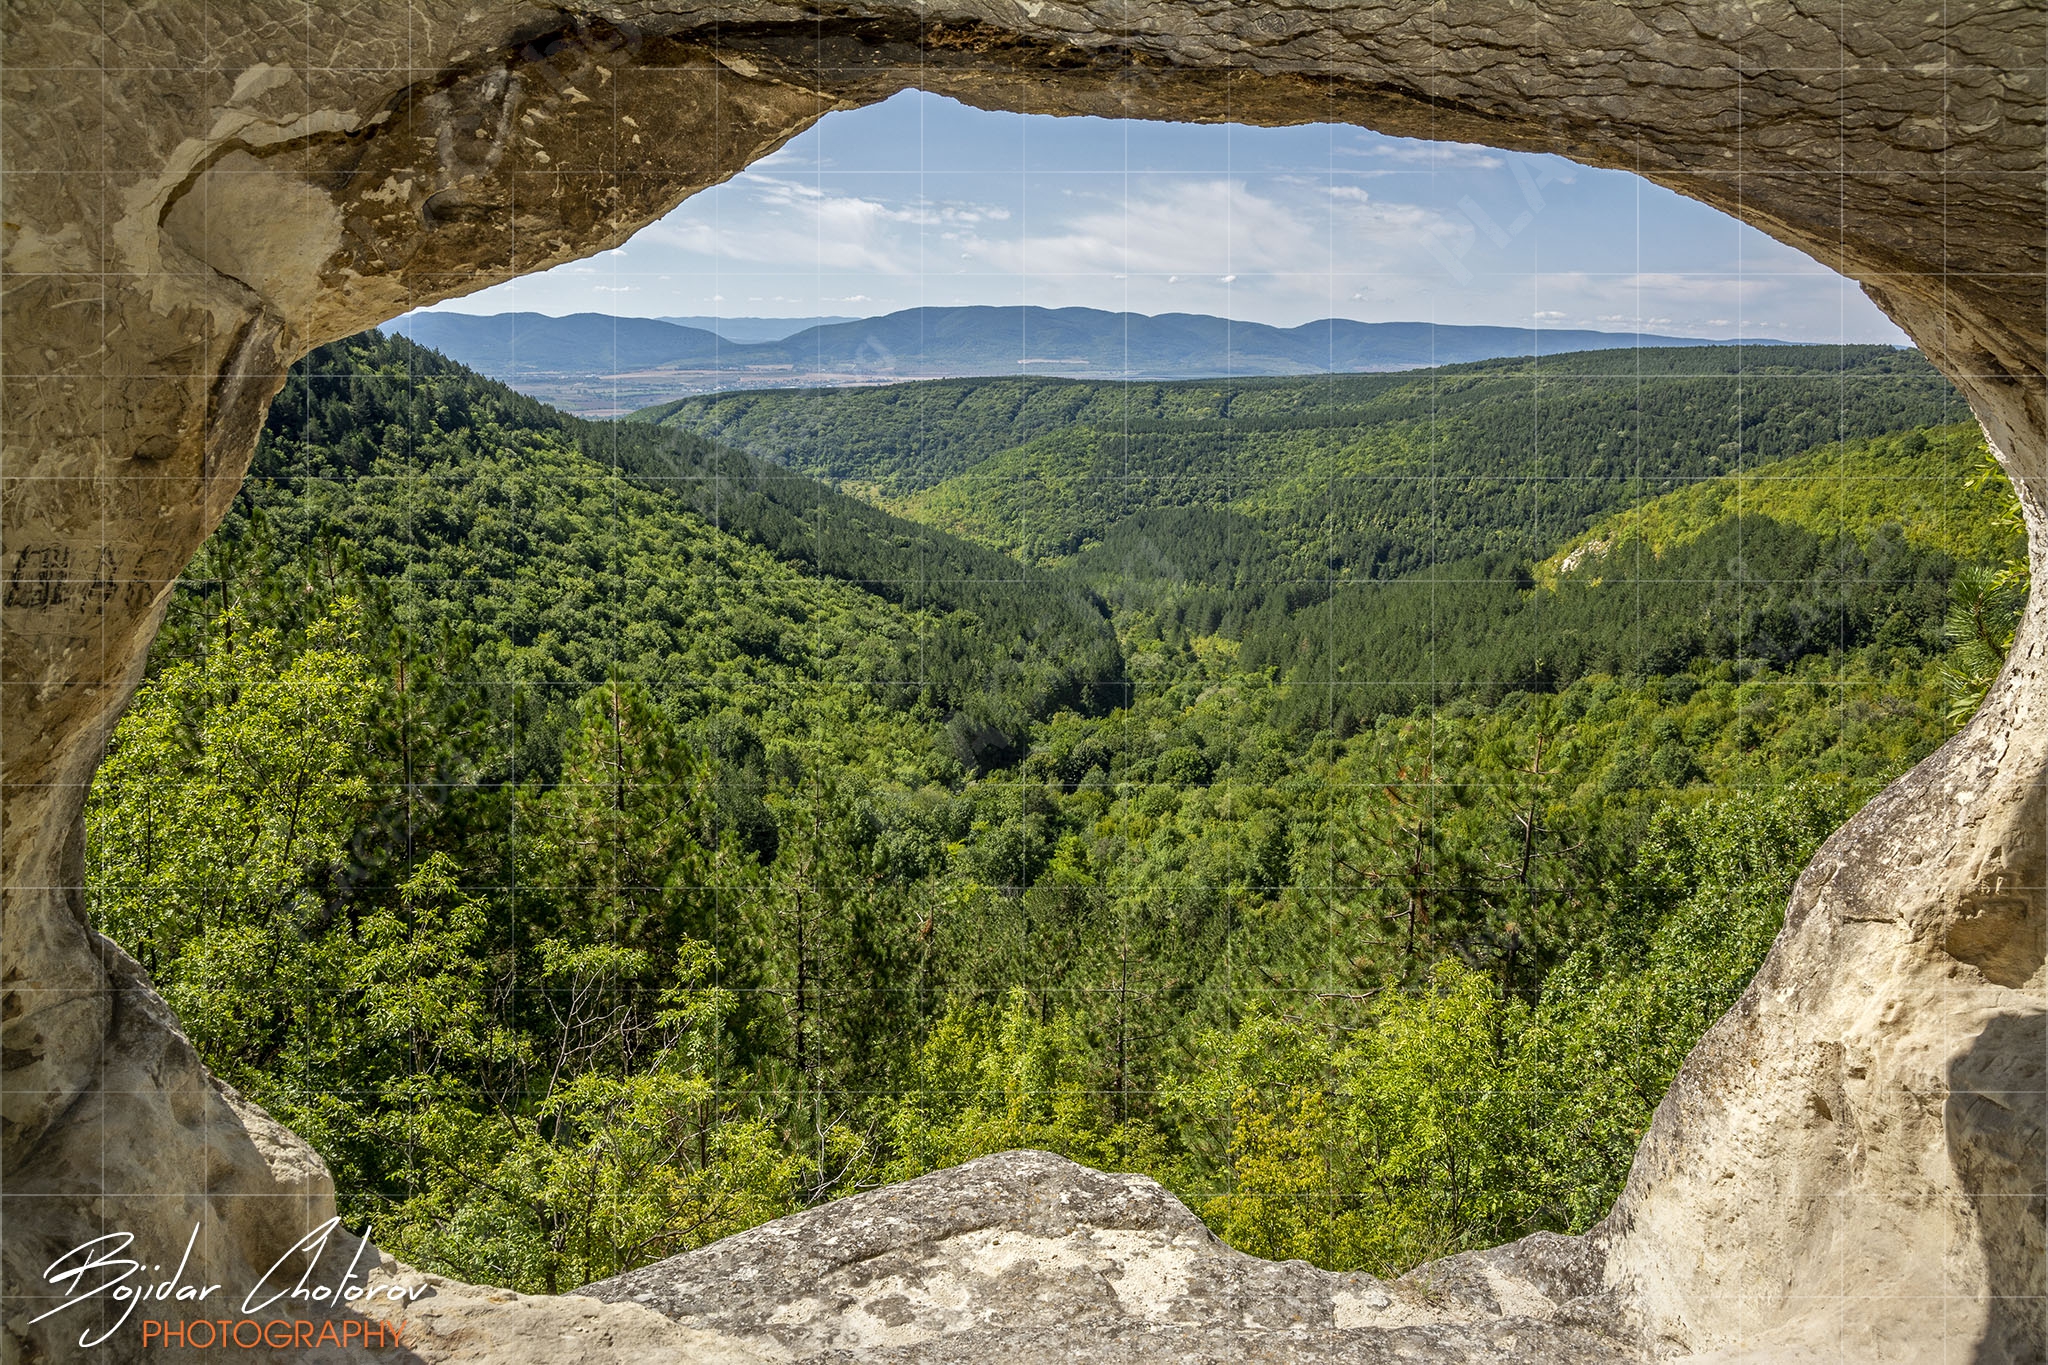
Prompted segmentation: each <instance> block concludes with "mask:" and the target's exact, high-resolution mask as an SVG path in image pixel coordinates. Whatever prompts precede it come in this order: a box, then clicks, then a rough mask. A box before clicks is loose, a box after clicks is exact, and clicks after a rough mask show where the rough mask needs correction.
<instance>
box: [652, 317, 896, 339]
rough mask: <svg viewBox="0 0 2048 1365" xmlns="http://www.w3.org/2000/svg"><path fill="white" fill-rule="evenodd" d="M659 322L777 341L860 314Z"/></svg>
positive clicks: (692, 319)
mask: <svg viewBox="0 0 2048 1365" xmlns="http://www.w3.org/2000/svg"><path fill="white" fill-rule="evenodd" d="M656 321H659V322H673V323H674V324H675V325H676V326H678V327H695V328H697V329H698V330H699V331H704V332H716V333H718V335H720V336H722V337H724V338H725V339H726V340H727V341H738V342H754V341H780V340H782V339H783V338H784V337H787V336H795V335H796V334H797V333H798V332H801V331H805V330H807V329H808V328H812V327H823V326H826V325H827V324H829V323H834V322H859V321H860V319H859V318H855V317H848V316H846V315H845V314H843V313H841V314H835V315H833V316H830V317H816V318H713V317H690V318H658V319H656Z"/></svg>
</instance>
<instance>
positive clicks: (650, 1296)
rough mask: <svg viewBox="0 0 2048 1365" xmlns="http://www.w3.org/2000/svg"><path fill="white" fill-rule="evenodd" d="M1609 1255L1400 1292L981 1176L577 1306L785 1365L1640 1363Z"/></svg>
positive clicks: (750, 1239)
mask: <svg viewBox="0 0 2048 1365" xmlns="http://www.w3.org/2000/svg"><path fill="white" fill-rule="evenodd" d="M1601 1260H1602V1257H1601V1253H1600V1249H1599V1244H1598V1242H1597V1240H1593V1239H1574V1238H1567V1237H1554V1236H1549V1235H1543V1236H1538V1237H1534V1238H1530V1239H1528V1240H1527V1241H1524V1242H1518V1243H1516V1244H1515V1245H1513V1246H1510V1247H1503V1248H1500V1249H1499V1250H1497V1251H1492V1252H1486V1253H1481V1254H1478V1255H1469V1256H1461V1257H1457V1258H1454V1259H1452V1260H1449V1261H1443V1262H1439V1263H1437V1264H1436V1265H1434V1266H1430V1267H1427V1268H1425V1269H1424V1270H1422V1271H1418V1272H1416V1273H1414V1274H1412V1275H1409V1276H1406V1277H1404V1278H1403V1279H1401V1280H1399V1281H1396V1282H1394V1283H1392V1284H1387V1283H1383V1282H1381V1281H1379V1280H1376V1279H1374V1278H1373V1277H1372V1276H1370V1275H1364V1274H1347V1275H1338V1274H1332V1273H1330V1272H1328V1271H1324V1270H1318V1269H1316V1268H1315V1267H1314V1266H1311V1265H1307V1264H1305V1263H1303V1262H1301V1261H1287V1262H1284V1263H1281V1262H1273V1261H1262V1260H1259V1259H1258V1258H1257V1257H1253V1256H1247V1255H1244V1254H1243V1253H1242V1252H1237V1251H1233V1250H1231V1249H1230V1248H1229V1247H1227V1246H1224V1245H1223V1244H1222V1243H1221V1242H1219V1241H1217V1240H1216V1238H1215V1237H1214V1236H1213V1235H1212V1234H1211V1233H1210V1232H1209V1230H1208V1229H1207V1228H1206V1227H1204V1226H1203V1225H1202V1221H1201V1220H1200V1219H1199V1218H1197V1217H1195V1216H1194V1214H1193V1213H1191V1212H1189V1210H1188V1209H1187V1208H1186V1207H1185V1206H1184V1205H1182V1204H1181V1203H1180V1202H1179V1201H1177V1200H1175V1199H1174V1198H1173V1197H1172V1196H1171V1195H1169V1194H1167V1193H1166V1191H1165V1190H1163V1189H1161V1188H1160V1187H1159V1186H1158V1185H1157V1184H1155V1183H1154V1182H1152V1181H1151V1180H1148V1179H1146V1178H1145V1177H1143V1176H1132V1175H1102V1174H1099V1173H1097V1172H1095V1171H1090V1170H1086V1169H1084V1168H1082V1167H1080V1166H1076V1165H1074V1164H1073V1163H1071V1162H1068V1161H1064V1160H1062V1159H1061V1158H1059V1157H1056V1156H1051V1155H1048V1154H1046V1153H1044V1152H1009V1153H1005V1154H1003V1155H1001V1156H991V1157H983V1158H982V1159H981V1160H979V1161H972V1162H969V1163H968V1164H967V1165H965V1166H960V1167H956V1168H954V1169H953V1170H950V1171H941V1172H939V1173H937V1174H935V1175H929V1176H925V1177H924V1178H922V1179H919V1180H912V1181H909V1182H907V1183H905V1184H902V1185H897V1186H894V1187H892V1188H890V1189H887V1190H882V1191H879V1192H877V1193H874V1194H868V1195H862V1196H859V1197H856V1198H853V1199H848V1200H845V1201H843V1202H841V1203H837V1204H830V1205H827V1206H825V1207H823V1208H820V1209H815V1210H812V1211H810V1212H808V1213H803V1214H798V1215H796V1216H794V1217H790V1218H784V1219H781V1220H779V1221H778V1222H774V1223H770V1224H767V1225H766V1226H764V1227H759V1228H756V1229H754V1230H753V1231H751V1232H745V1233H741V1234H740V1235H739V1236H737V1237H729V1238H727V1239H726V1240H725V1241H723V1242H719V1243H716V1244H715V1245H712V1246H709V1247H706V1248H704V1249H703V1250H701V1251H697V1252H693V1253H690V1254H689V1255H685V1256H677V1257H674V1258H673V1259H671V1260H667V1261H663V1262H661V1263H660V1264H659V1265H655V1266H650V1267H648V1268H647V1269H645V1270H640V1271H636V1272H634V1273H632V1274H630V1275H622V1276H620V1277H619V1278H617V1279H614V1280H606V1281H604V1282H603V1283H601V1284H595V1285H592V1286H590V1287H589V1288H588V1289H585V1290H582V1291H580V1292H581V1293H582V1294H586V1295H590V1296H593V1297H595V1298H598V1299H602V1300H605V1301H607V1302H612V1303H637V1304H643V1305H645V1306H646V1307H648V1308H651V1309H653V1310H654V1311H656V1312H658V1313H660V1314H662V1315H663V1316H665V1317H668V1318H672V1319H674V1320H676V1321H677V1322H679V1323H683V1324H687V1325H689V1326H692V1327H696V1328H700V1329H704V1330H706V1331H707V1332H711V1333H716V1334H718V1335H719V1336H721V1337H725V1338H729V1339H737V1340H739V1341H742V1342H746V1343H748V1344H750V1345H752V1346H753V1347H754V1349H756V1350H759V1351H761V1352H762V1354H763V1355H765V1356H767V1357H768V1358H771V1359H776V1360H789V1361H814V1360H816V1361H822V1360H854V1359H859V1360H889V1361H900V1362H904V1363H905V1365H910V1362H918V1363H919V1365H925V1363H927V1362H928V1363H930V1365H938V1363H939V1362H946V1365H952V1362H967V1361H988V1360H998V1359H1001V1360H1011V1361H1016V1362H1019V1365H1022V1363H1023V1362H1039V1361H1082V1362H1088V1361H1130V1362H1141V1361H1147V1362H1149V1361H1160V1362H1168V1361H1173V1362H1178V1361H1186V1360H1219V1361H1220V1360H1231V1361H1245V1362H1276V1365H1277V1363H1279V1362H1285V1363H1286V1365H1297V1362H1309V1361H1315V1362H1330V1365H1339V1363H1340V1362H1341V1363H1342V1365H1368V1363H1369V1362H1371V1363H1376V1362H1380V1361H1395V1360H1400V1361H1416V1362H1428V1361H1443V1362H1450V1361H1469V1360H1498V1361H1530V1362H1535V1361H1558V1362H1565V1361H1573V1362H1587V1365H1592V1363H1593V1362H1600V1361H1623V1360H1628V1361H1633V1360H1640V1359H1642V1358H1643V1357H1642V1356H1641V1354H1640V1353H1639V1352H1638V1351H1637V1350H1636V1349H1634V1348H1633V1347H1632V1345H1631V1344H1629V1343H1628V1342H1627V1341H1625V1340H1624V1339H1622V1338H1620V1337H1617V1336H1616V1335H1615V1333H1616V1332H1617V1331H1619V1330H1625V1329H1623V1328H1622V1326H1621V1324H1620V1323H1619V1321H1618V1319H1617V1317H1616V1306H1615V1301H1614V1300H1613V1297H1612V1295H1611V1294H1609V1293H1608V1292H1607V1291H1606V1290H1605V1288H1604V1287H1603V1284H1602V1279H1601Z"/></svg>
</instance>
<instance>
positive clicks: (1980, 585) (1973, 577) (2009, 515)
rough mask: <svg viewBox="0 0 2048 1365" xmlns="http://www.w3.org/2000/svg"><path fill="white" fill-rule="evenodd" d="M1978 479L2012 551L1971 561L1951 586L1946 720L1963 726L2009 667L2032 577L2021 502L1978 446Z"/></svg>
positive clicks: (1992, 520) (1994, 520) (1996, 524)
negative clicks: (1991, 560) (1995, 559)
mask: <svg viewBox="0 0 2048 1365" xmlns="http://www.w3.org/2000/svg"><path fill="white" fill-rule="evenodd" d="M1978 461H1979V462H1978V468H1977V477H1976V478H1975V479H1973V480H1971V485H1970V486H1971V488H1972V490H1973V491H1975V492H1977V493H1979V494H1980V496H1981V497H1983V498H1988V499H1990V500H1991V501H1992V505H1993V506H1994V507H1995V508H1996V509H1997V514H1996V515H1995V516H1993V517H1989V518H1986V520H1987V521H1989V522H1990V523H1991V525H1992V526H1993V527H1994V528H1996V529H1997V530H1999V531H2002V532H2003V533H2004V535H2005V538H2006V539H2007V540H2008V542H2010V543H2011V549H2010V550H2009V552H2008V554H2007V555H2006V557H2005V558H2004V559H2003V561H2002V562H1999V563H1997V564H1995V565H1994V566H1990V567H1984V566H1978V565H1972V566H1970V567H1969V568H1966V569H1965V570H1964V571H1963V572H1961V573H1959V574H1957V575H1956V577H1955V579H1954V581H1953V582H1952V583H1951V584H1950V592H1951V600H1950V605H1949V611H1948V618H1947V620H1946V621H1944V622H1943V629H1944V632H1945V633H1946V634H1947V636H1948V642H1949V644H1950V645H1952V646H1953V647H1954V648H1953V652H1952V653H1951V654H1950V656H1949V663H1948V665H1947V666H1946V667H1944V668H1943V669H1942V674H1941V682H1942V686H1943V688H1945V689H1946V690H1947V692H1948V719H1949V723H1950V724H1952V725H1958V726H1959V725H1962V724H1963V723H1964V722H1966V721H1968V720H1969V718H1970V717H1971V716H1973V715H1975V714H1976V713H1977V708H1978V707H1979V706H1982V705H1983V704H1984V694H1985V693H1987V692H1989V691H1990V690H1991V683H1992V680H1993V679H1995V678H1996V677H1997V676H1998V673H1999V670H2000V669H2002V668H2003V667H2005V656H2006V655H2007V654H2009V653H2011V651H2012V642H2013V637H2014V636H2015V635H2016V634H2018V632H2019V625H2020V617H2021V615H2022V614H2024V613H2025V611H2026V608H2027V591H2028V588H2029V586H2030V584H2031V578H2030V575H2029V571H2028V568H2027V554H2026V534H2027V525H2026V521H2025V519H2024V518H2023V517H2022V516H2021V514H2020V500H2019V498H2018V496H2017V495H2016V494H2015V493H2014V492H2013V488H2012V485H2011V484H2010V483H2008V482H2006V478H2005V471H2004V470H2003V469H2002V468H2001V467H2000V466H1999V464H1998V461H1997V459H1996V458H1995V457H1994V456H1993V455H1992V454H1991V452H1990V451H1989V450H1988V449H1985V448H1982V447H1980V448H1979V451H1978Z"/></svg>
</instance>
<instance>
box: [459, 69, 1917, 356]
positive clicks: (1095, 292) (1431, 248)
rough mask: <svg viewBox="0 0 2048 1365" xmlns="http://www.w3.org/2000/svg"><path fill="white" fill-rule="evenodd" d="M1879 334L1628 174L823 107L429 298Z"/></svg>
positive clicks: (1463, 154) (1804, 264) (904, 106)
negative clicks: (545, 260) (737, 153)
mask: <svg viewBox="0 0 2048 1365" xmlns="http://www.w3.org/2000/svg"><path fill="white" fill-rule="evenodd" d="M975 303H978V304H1017V303H1026V304H1039V305H1043V306H1045V307H1066V306H1074V305H1081V306H1087V307H1096V308H1109V309H1119V310H1124V309H1127V310H1129V311H1132V312H1139V313H1166V312H1190V313H1214V314H1218V315H1221V316H1225V317H1232V318H1239V319H1244V320H1248V321H1256V322H1268V323H1275V324H1279V325H1283V326H1291V325H1294V324H1297V323H1302V322H1308V321H1311V320H1313V319H1316V318H1322V317H1349V318H1357V319H1360V320H1363V321H1369V322H1371V321H1392V320H1403V321H1406V320H1418V321H1434V322H1445V323H1494V324H1507V325H1519V326H1529V325H1536V326H1550V327H1593V328H1599V329H1601V330H1608V331H1629V330H1634V329H1636V328H1638V327H1640V328H1642V329H1643V330H1646V331H1655V332H1669V333H1677V334H1681V335H1687V336H1712V337H1734V336H1751V337H1780V338H1784V339H1788V340H1794V341H1836V340H1841V341H1888V342H1896V343H1901V344H1903V342H1904V340H1905V338H1904V336H1903V334H1902V333H1900V332H1899V331H1898V329H1897V328H1895V327H1893V326H1892V324H1891V323H1890V322H1889V321H1888V320H1887V319H1886V318H1885V317H1884V316H1883V315H1882V314H1881V313H1879V312H1878V310H1877V309H1876V308H1875V307H1874V306H1873V305H1872V304H1871V303H1870V301H1869V300H1868V299H1866V298H1864V296H1863V294H1862V292H1861V291H1860V290H1858V289H1857V288H1856V287H1855V286H1854V285H1852V284H1850V283H1849V282H1847V281H1846V280H1844V279H1842V278H1841V277H1840V276H1838V275H1836V274H1835V273H1834V272H1832V271H1830V270H1828V269H1827V268H1826V267H1824V266H1822V265H1820V264H1818V263H1817V262H1815V261H1813V260H1811V259H1809V258H1808V257H1806V256H1804V255H1802V254H1800V253H1799V252H1796V251H1794V250H1792V249H1790V248H1789V247H1785V246H1781V245H1779V244H1778V243H1776V242H1774V241H1772V240H1771V239H1770V238H1768V237H1766V236H1764V235H1763V234H1762V233H1759V232H1757V231H1755V230H1753V229H1750V228H1747V227H1745V226H1743V225H1742V224H1740V223H1737V222H1736V221H1735V220H1733V219H1731V218H1728V217H1727V216H1725V215H1723V214H1721V213H1719V212H1716V211H1715V210H1713V209H1710V208H1707V207H1705V206H1704V205H1701V204H1696V203H1693V202H1692V201H1690V200H1687V199H1684V198H1681V197H1680V196H1678V195H1675V194H1673V193H1671V192H1670V191H1668V190H1664V189H1660V188H1658V187H1657V186H1655V185H1652V184H1650V183H1649V182H1647V181H1645V180H1641V179H1639V178H1637V177H1635V176H1632V175H1628V174H1626V173H1624V172H1619V171H1596V170H1591V169H1588V168H1586V167H1583V166H1578V165H1575V164H1574V163H1572V162H1569V161H1565V160H1563V159H1561V158H1558V157H1549V156H1529V155H1524V154H1520V153H1510V152H1501V151H1495V150H1493V149H1490V148H1485V147H1474V146H1465V145H1459V144H1454V143H1437V142H1417V141H1412V140H1408V139H1402V138H1389V137H1382V136H1380V135H1378V134H1375V133H1370V132H1366V131H1364V130H1363V129H1358V128H1351V127H1345V126H1338V125H1315V126H1310V127H1304V128H1244V127H1235V126H1229V125H1202V124H1165V123H1140V122H1127V121H1114V120H1107V119H1094V118H1081V119H1056V118H1050V117H1046V116H1042V115H1028V114H997V113H989V112H986V111H983V110H978V109H970V108H968V107H967V106H965V105H961V104H958V103H955V102H954V101H952V100H948V99H944V98H941V97H938V96H934V95H926V94H922V93H918V92H906V93H904V94H901V95H898V96H897V97H895V98H894V99H891V100H889V101H887V102H885V103H883V104H879V105H874V106H871V107H869V108H866V109H861V110H855V111H851V112H847V113H840V114H833V115H830V116H828V117H827V118H826V119H824V120H823V121H822V122H820V123H819V124H818V125H817V126H816V127H815V128H813V129H811V130H810V131H809V132H807V133H805V134H803V135H802V136H801V137H798V138H796V139H795V140H793V141H792V142H791V143H790V144H789V145H788V146H786V147H785V148H783V149H782V150H781V151H780V152H777V153H776V154H775V155H773V156H771V157H768V158H767V159H765V160H763V161H760V162H758V163H756V164H755V165H754V166H753V167H751V168H750V169H749V170H747V171H746V172H745V173H744V174H742V175H740V176H738V177H736V178H734V179H733V180H731V181H729V182H727V183H726V184H724V185H720V186H717V187H716V188H713V189H711V190H707V191H705V192H704V193H702V194H699V195H697V196H696V197H695V198H693V199H690V200H689V201H687V202H686V203H684V204H683V205H682V206H681V207H680V208H678V209H677V210H676V211H675V212H674V213H672V214H670V215H669V216H668V217H667V218H664V219H663V220H661V221H660V222H658V223H654V224H651V225H649V226H648V227H647V228H645V229H643V230H642V231H641V232H640V233H639V235H637V236H636V237H634V239H633V240H632V241H631V242H629V243H627V244H626V245H625V246H623V247H621V248H619V249H617V250H615V251H609V252H606V253H604V254H603V255H601V256H598V257H595V258H593V259H591V260H587V261H580V262H576V263H573V264H570V265H566V266H562V267H559V268H557V269H555V270H551V271H548V272H546V273H545V274H541V275H535V276H529V277H527V278H524V279H520V280H515V281H512V282H510V283H507V284H503V285H499V286H497V287H495V288H492V289H487V290H483V291H481V292H479V293H476V294H472V295H470V296H469V297H467V298H464V299H460V300H455V301H452V302H450V303H447V304H443V305H441V306H442V307H443V308H454V309H459V310H460V311H463V312H477V313H495V312H507V311H513V310H519V309H529V310H533V311H536V312H542V313H552V314H562V313H573V312H584V311H589V312H604V313H617V314H622V315H630V316H643V317H659V316H663V315H690V314H700V313H709V314H716V315H719V316H725V317H749V316H759V317H788V316H810V315H816V314H848V315H873V314H880V313H888V312H894V311H895V310H897V309H900V308H914V307H918V306H939V305H949V304H975Z"/></svg>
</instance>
